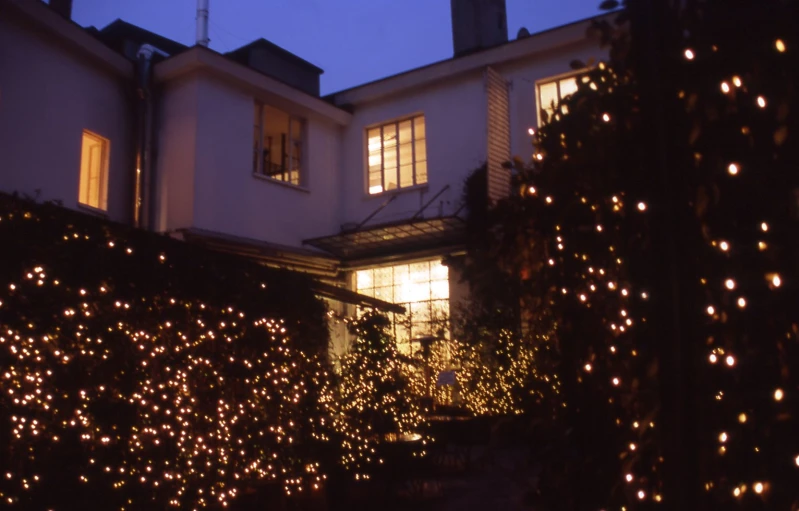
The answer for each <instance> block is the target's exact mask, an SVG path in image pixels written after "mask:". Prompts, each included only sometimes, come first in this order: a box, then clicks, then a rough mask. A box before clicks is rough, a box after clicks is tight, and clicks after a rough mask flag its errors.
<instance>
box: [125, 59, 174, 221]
mask: <svg viewBox="0 0 799 511" xmlns="http://www.w3.org/2000/svg"><path fill="white" fill-rule="evenodd" d="M155 54H158V55H161V56H164V57H168V56H169V54H168V53H165V52H163V51H161V50H159V49H158V48H156V47H155V46H152V45H150V44H143V45H141V47H140V48H139V51H138V53H137V54H136V59H137V62H136V176H135V179H136V182H135V186H134V190H135V192H134V193H135V198H134V204H133V225H134V226H136V227H138V228H140V229H151V228H152V217H153V214H152V213H153V211H152V209H153V206H152V202H153V201H152V197H153V191H152V190H153V182H154V180H153V162H152V155H153V112H154V110H155V108H154V105H153V99H154V98H153V92H152V59H153V55H155Z"/></svg>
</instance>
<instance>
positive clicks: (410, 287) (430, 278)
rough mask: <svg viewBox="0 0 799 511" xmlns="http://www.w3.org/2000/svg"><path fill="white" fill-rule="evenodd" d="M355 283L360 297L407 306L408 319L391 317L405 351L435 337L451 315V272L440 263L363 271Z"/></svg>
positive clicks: (429, 262) (359, 273)
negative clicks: (428, 337)
mask: <svg viewBox="0 0 799 511" xmlns="http://www.w3.org/2000/svg"><path fill="white" fill-rule="evenodd" d="M355 281H356V282H355V287H356V290H357V291H358V293H361V294H363V295H367V296H372V297H374V298H377V299H380V300H384V301H386V302H391V303H397V304H401V305H404V306H405V308H406V310H407V313H406V315H404V316H403V315H401V314H391V315H390V316H392V319H393V322H392V323H393V325H394V335H395V336H396V338H397V344H398V345H399V346H400V348H402V349H403V350H404V351H410V349H411V347H412V345H411V341H412V340H413V339H418V338H419V337H423V336H426V335H434V334H435V333H436V330H437V329H438V327H439V326H442V325H443V324H444V323H445V322H446V320H447V316H448V315H449V271H448V268H447V267H446V266H444V265H443V264H441V261H424V262H420V263H411V264H401V265H397V266H384V267H381V268H370V269H368V270H360V271H357V272H355Z"/></svg>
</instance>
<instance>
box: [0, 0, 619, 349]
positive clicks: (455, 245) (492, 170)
mask: <svg viewBox="0 0 799 511" xmlns="http://www.w3.org/2000/svg"><path fill="white" fill-rule="evenodd" d="M200 6H201V8H200V10H199V11H198V21H199V23H198V44H196V45H195V46H192V47H186V46H184V45H181V44H179V43H176V42H174V41H171V40H169V39H167V38H164V37H162V36H159V35H157V34H153V33H151V32H148V31H145V30H143V29H140V28H138V27H135V26H133V25H130V24H127V23H125V22H122V21H117V22H114V23H112V24H111V25H109V26H108V27H105V28H103V29H101V30H97V29H93V28H92V29H84V28H82V27H80V26H78V25H77V24H75V23H73V22H72V21H70V19H69V18H70V9H71V1H70V0H51V1H50V5H49V6H48V5H46V4H44V3H43V2H41V1H40V0H0V165H2V166H3V168H2V169H1V170H0V190H3V191H9V192H20V193H25V194H28V195H32V196H35V197H37V198H38V199H40V200H53V199H55V200H59V201H61V202H62V203H63V204H64V205H65V206H67V207H70V208H75V209H80V210H82V211H85V212H87V213H89V214H96V215H102V216H105V217H107V218H109V219H111V220H114V221H120V222H131V223H134V224H135V225H138V226H140V227H143V228H147V229H152V230H155V231H159V232H165V233H169V234H171V235H173V236H176V237H179V238H182V239H185V240H186V241H188V242H192V243H199V244H202V245H205V246H208V247H211V248H214V249H217V250H223V251H229V252H235V253H239V254H242V255H244V256H247V257H251V258H254V259H256V260H259V261H261V262H263V263H264V264H269V265H276V266H285V267H288V268H291V269H293V270H296V271H304V272H308V273H311V274H313V275H314V276H316V277H317V278H318V279H319V281H320V288H319V292H320V295H323V296H325V297H327V298H329V299H330V300H331V304H332V306H333V307H334V308H339V309H340V310H342V311H343V310H344V307H345V306H346V305H343V304H358V305H369V306H376V307H379V308H383V309H386V310H391V311H395V313H397V314H398V313H399V311H402V310H405V311H406V312H409V313H410V318H411V319H410V321H408V320H406V321H400V320H399V319H398V320H397V321H396V322H395V325H396V326H395V328H396V334H397V339H398V342H399V343H400V345H401V347H402V348H403V349H406V350H407V349H411V348H412V347H413V345H414V342H415V341H413V339H418V338H420V337H423V336H426V335H429V334H430V333H431V322H432V321H433V320H434V318H435V317H437V316H446V315H447V313H448V311H449V309H450V307H451V304H453V303H455V302H457V301H459V300H463V299H465V297H466V296H467V294H468V293H467V290H466V289H464V286H463V284H461V283H460V282H459V278H458V276H457V275H455V274H454V271H453V270H451V269H449V268H448V267H447V266H446V265H444V264H443V263H442V261H443V260H444V258H445V257H446V256H451V255H457V254H459V253H462V252H463V223H462V220H461V219H462V218H463V216H464V211H463V203H462V200H461V192H462V187H463V183H464V181H465V179H466V178H467V176H468V175H469V174H470V173H471V172H472V171H473V170H474V169H476V168H478V167H480V166H481V165H484V164H486V165H487V169H488V177H489V178H488V190H487V193H488V194H489V196H490V197H491V198H498V197H501V196H502V195H503V194H505V193H507V192H508V183H509V175H508V174H507V172H508V171H507V170H505V169H504V168H503V167H502V163H503V162H505V161H507V160H508V159H509V158H510V157H511V156H512V155H519V156H521V157H523V158H529V156H530V152H531V146H530V135H529V130H531V129H533V128H534V127H535V126H537V125H538V124H539V122H540V119H539V116H540V112H541V110H544V111H551V108H552V106H553V101H554V102H555V103H556V102H557V100H558V99H559V98H560V97H563V96H565V95H567V94H569V93H570V92H571V91H573V90H574V89H575V87H576V82H575V79H574V71H572V70H571V67H570V62H572V61H574V60H576V59H578V60H581V61H584V62H587V61H589V60H591V59H599V58H602V56H603V55H604V52H603V50H602V49H600V47H599V44H598V41H597V40H594V39H593V38H591V37H590V36H589V35H587V34H588V31H587V28H588V27H589V25H590V20H586V21H581V22H576V23H572V24H570V25H566V26H563V27H559V28H556V29H552V30H548V31H545V32H541V33H538V34H532V35H529V34H527V33H526V32H525V31H522V32H520V34H519V37H518V38H517V39H515V40H512V41H509V40H508V33H507V16H506V12H505V2H504V0H452V19H453V45H454V52H453V58H451V59H448V60H444V61H441V62H436V63H434V64H430V65H428V66H424V67H420V68H417V69H412V70H409V71H406V72H404V73H400V74H398V75H395V76H391V77H388V78H384V79H381V80H377V81H374V82H371V83H367V84H363V85H360V86H358V87H354V88H351V89H347V90H343V91H340V92H337V93H335V94H331V95H329V96H326V97H321V96H320V94H319V77H320V75H321V73H322V70H321V69H319V68H318V67H316V66H314V65H313V64H311V63H309V62H307V61H305V60H303V59H302V58H300V57H298V56H296V55H293V54H292V53H290V52H288V51H286V50H285V49H283V48H280V47H278V46H276V45H274V44H272V43H270V42H269V41H267V40H265V39H259V40H257V41H254V42H252V43H250V44H248V45H246V46H244V47H242V48H239V49H237V50H235V51H233V52H230V53H227V54H221V53H218V52H216V51H213V50H211V49H209V48H208V47H207V46H206V45H207V33H203V20H204V19H205V17H207V15H208V11H207V8H206V7H207V2H203V1H202V0H200ZM392 304H393V306H392ZM396 305H401V307H399V308H398V307H396ZM345 337H346V336H344V335H341V332H339V335H338V336H337V338H338V339H339V340H338V341H336V343H335V345H334V347H333V350H334V352H336V353H339V354H340V353H341V352H343V351H344V350H345V349H346V342H345V341H344V340H343V339H344V338H345Z"/></svg>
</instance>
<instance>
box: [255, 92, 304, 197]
mask: <svg viewBox="0 0 799 511" xmlns="http://www.w3.org/2000/svg"><path fill="white" fill-rule="evenodd" d="M303 128H304V123H303V121H302V119H298V118H296V117H292V116H290V115H289V114H287V113H286V112H283V111H282V110H278V109H277V108H274V107H271V106H269V105H264V104H263V103H256V104H255V122H254V129H253V162H252V171H253V173H255V174H259V175H262V176H266V177H269V178H272V179H277V180H278V181H285V182H287V183H291V184H293V185H298V186H299V185H300V184H301V183H302V179H303V178H304V176H303V170H302V164H303V161H302V160H303V135H304V133H303V132H304V129H303Z"/></svg>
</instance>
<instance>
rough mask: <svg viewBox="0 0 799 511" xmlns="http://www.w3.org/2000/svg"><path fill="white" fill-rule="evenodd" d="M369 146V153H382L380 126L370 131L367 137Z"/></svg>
mask: <svg viewBox="0 0 799 511" xmlns="http://www.w3.org/2000/svg"><path fill="white" fill-rule="evenodd" d="M366 142H367V148H368V150H369V154H374V153H378V154H379V153H380V147H381V146H380V128H374V129H371V130H369V131H368V134H367V138H366Z"/></svg>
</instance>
